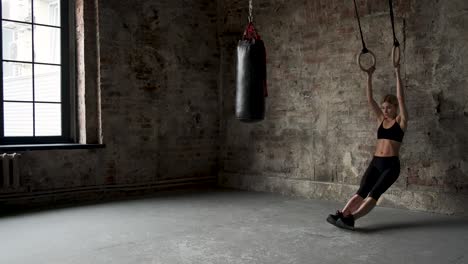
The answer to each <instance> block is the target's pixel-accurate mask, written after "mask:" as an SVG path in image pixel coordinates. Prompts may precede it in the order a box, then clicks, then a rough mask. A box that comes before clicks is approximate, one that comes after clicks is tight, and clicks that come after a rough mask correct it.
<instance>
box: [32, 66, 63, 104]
mask: <svg viewBox="0 0 468 264" xmlns="http://www.w3.org/2000/svg"><path fill="white" fill-rule="evenodd" d="M34 82H35V83H34V89H35V91H34V98H35V101H45V102H58V103H60V101H61V100H60V99H61V98H60V94H61V92H60V66H48V65H38V64H36V65H34Z"/></svg>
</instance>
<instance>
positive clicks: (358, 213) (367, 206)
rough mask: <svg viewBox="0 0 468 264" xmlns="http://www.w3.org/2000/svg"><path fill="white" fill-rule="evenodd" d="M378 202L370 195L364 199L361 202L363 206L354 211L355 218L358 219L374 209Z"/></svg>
mask: <svg viewBox="0 0 468 264" xmlns="http://www.w3.org/2000/svg"><path fill="white" fill-rule="evenodd" d="M376 204H377V200H375V199H374V198H372V197H370V196H369V197H367V198H366V199H364V202H363V203H362V204H361V206H359V208H358V209H357V210H355V211H353V213H352V215H353V218H354V220H357V219H359V218H361V217H363V216H365V215H366V214H368V213H369V212H370V211H371V210H372V209H374V207H375V205H376Z"/></svg>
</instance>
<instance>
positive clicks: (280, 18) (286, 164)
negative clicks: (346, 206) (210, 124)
mask: <svg viewBox="0 0 468 264" xmlns="http://www.w3.org/2000/svg"><path fill="white" fill-rule="evenodd" d="M219 3H220V7H219V9H220V10H221V11H220V14H221V15H222V19H220V25H219V27H220V28H221V30H220V32H221V33H220V38H221V41H220V43H221V44H222V45H221V56H222V63H223V66H222V67H223V73H224V74H223V79H222V83H221V84H222V87H221V89H222V97H223V101H222V105H223V107H222V116H223V118H222V130H221V137H222V141H223V144H222V157H221V160H222V163H221V172H220V178H219V182H220V184H221V185H222V186H228V187H235V188H241V189H249V190H261V191H271V192H278V193H283V194H288V195H300V196H305V197H310V198H320V199H331V200H338V201H345V200H346V199H348V198H349V197H350V196H351V195H352V194H353V192H355V191H356V190H357V187H358V185H359V182H360V178H361V176H362V174H363V172H364V171H365V169H366V168H367V166H368V163H369V161H370V160H371V158H372V155H373V152H374V149H375V144H376V129H377V125H376V124H375V118H374V117H373V116H372V113H371V112H370V109H369V108H368V106H367V101H366V96H365V84H366V77H365V74H363V73H362V72H360V70H359V68H358V67H357V65H356V63H355V55H356V53H357V52H359V51H360V50H361V42H360V38H359V33H358V28H357V22H356V20H355V17H354V6H353V2H352V1H300V0H295V1H282V0H273V1H266V0H259V1H254V20H255V25H256V27H257V29H258V30H259V33H260V35H261V36H262V38H263V39H264V41H265V45H266V48H267V60H268V68H267V71H268V84H269V97H268V98H267V110H266V120H265V121H263V122H261V123H256V124H243V123H240V122H239V121H237V120H235V117H234V103H233V102H234V98H235V82H234V81H235V67H234V66H235V59H236V58H235V53H234V52H235V45H236V43H237V40H238V38H239V37H240V36H241V34H242V30H243V29H244V27H245V24H246V20H247V6H248V1H247V0H242V1H237V0H223V1H219ZM358 5H359V12H360V15H361V24H362V26H363V33H364V36H365V39H366V42H367V47H368V48H369V49H371V50H373V51H374V52H375V54H376V56H377V71H376V73H375V74H374V76H375V77H374V82H373V83H374V97H375V99H376V100H377V101H380V99H381V97H382V96H383V95H384V94H387V93H394V94H395V93H396V85H395V78H394V75H393V69H392V66H391V61H390V54H391V48H392V31H391V24H390V19H389V13H388V2H387V1H358ZM394 7H395V8H394V12H395V15H396V18H395V19H396V33H397V38H398V39H399V40H400V43H402V71H401V72H402V76H403V84H404V86H405V91H406V96H407V105H408V111H409V115H410V121H409V125H408V126H409V127H408V131H407V133H406V135H405V138H404V144H403V146H402V149H401V155H400V158H401V165H402V167H401V174H400V178H399V179H398V181H397V182H396V183H395V184H394V186H393V187H392V188H391V189H390V190H389V191H388V192H387V193H386V194H385V195H384V196H383V197H382V199H380V201H379V202H380V203H381V204H384V205H388V206H396V207H405V208H411V209H418V210H427V211H435V212H444V213H466V207H467V206H466V204H467V202H468V198H467V195H468V162H467V159H468V158H467V157H468V144H467V142H468V141H467V139H468V136H467V134H466V131H468V113H467V110H468V89H467V86H468V85H467V84H468V71H466V68H467V66H468V46H467V45H466V43H467V40H468V2H467V1H464V0H456V1H448V2H447V1H435V0H433V1H394Z"/></svg>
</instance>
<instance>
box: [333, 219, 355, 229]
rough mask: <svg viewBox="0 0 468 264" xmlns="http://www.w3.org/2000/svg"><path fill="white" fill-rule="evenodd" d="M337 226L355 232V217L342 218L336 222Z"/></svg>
mask: <svg viewBox="0 0 468 264" xmlns="http://www.w3.org/2000/svg"><path fill="white" fill-rule="evenodd" d="M335 225H336V226H337V227H341V228H344V229H348V230H354V217H353V216H352V215H349V216H346V217H340V218H339V219H338V220H336V224H335Z"/></svg>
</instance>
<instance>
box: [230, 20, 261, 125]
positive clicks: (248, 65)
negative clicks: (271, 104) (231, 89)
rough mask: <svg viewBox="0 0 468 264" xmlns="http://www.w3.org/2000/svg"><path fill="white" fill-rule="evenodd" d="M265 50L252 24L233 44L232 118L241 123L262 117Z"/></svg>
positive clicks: (259, 119) (258, 119)
mask: <svg viewBox="0 0 468 264" xmlns="http://www.w3.org/2000/svg"><path fill="white" fill-rule="evenodd" d="M266 96H267V87H266V51H265V45H264V44H263V41H262V40H261V39H260V36H259V35H258V34H257V32H256V31H255V28H254V26H253V24H252V23H249V24H248V25H247V28H246V30H245V32H244V35H243V37H242V39H241V40H239V43H238V45H237V81H236V117H237V119H239V120H240V121H243V122H256V121H261V120H263V119H264V117H265V97H266Z"/></svg>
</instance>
